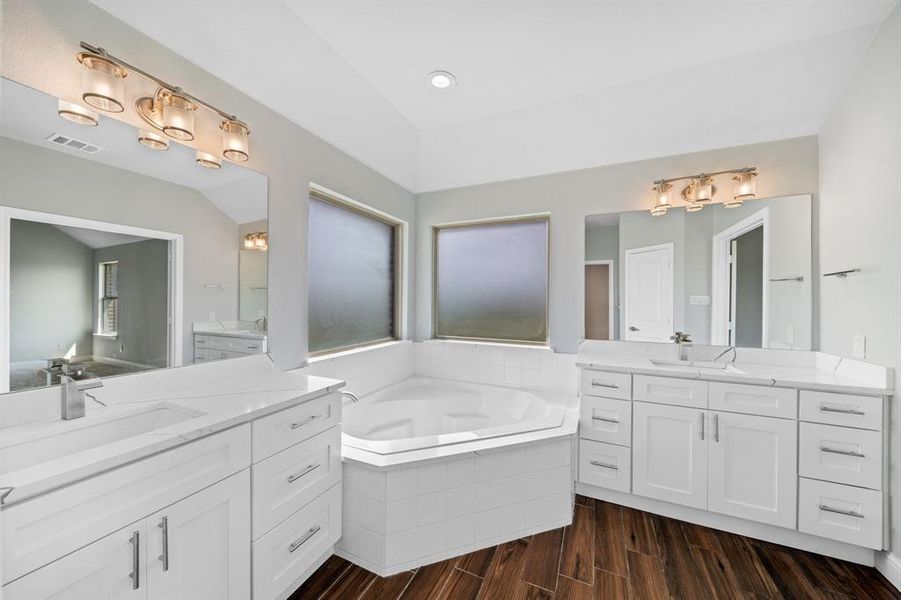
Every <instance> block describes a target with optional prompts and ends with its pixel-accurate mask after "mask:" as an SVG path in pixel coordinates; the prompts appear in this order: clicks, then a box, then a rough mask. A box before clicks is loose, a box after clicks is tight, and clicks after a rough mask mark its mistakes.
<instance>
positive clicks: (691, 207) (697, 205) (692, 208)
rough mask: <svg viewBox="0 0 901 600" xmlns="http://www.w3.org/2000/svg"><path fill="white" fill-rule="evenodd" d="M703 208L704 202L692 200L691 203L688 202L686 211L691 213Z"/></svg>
mask: <svg viewBox="0 0 901 600" xmlns="http://www.w3.org/2000/svg"><path fill="white" fill-rule="evenodd" d="M702 208H704V205H703V204H702V203H700V202H692V203H691V204H686V205H685V212H690V213H692V212H698V211H699V210H701V209H702Z"/></svg>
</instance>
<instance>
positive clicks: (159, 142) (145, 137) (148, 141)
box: [138, 129, 169, 150]
mask: <svg viewBox="0 0 901 600" xmlns="http://www.w3.org/2000/svg"><path fill="white" fill-rule="evenodd" d="M138 143H139V144H141V145H143V146H147V147H148V148H150V149H151V150H168V149H169V140H167V139H166V138H165V137H163V136H161V135H160V134H158V133H154V132H152V131H147V130H145V129H141V130H140V131H139V132H138Z"/></svg>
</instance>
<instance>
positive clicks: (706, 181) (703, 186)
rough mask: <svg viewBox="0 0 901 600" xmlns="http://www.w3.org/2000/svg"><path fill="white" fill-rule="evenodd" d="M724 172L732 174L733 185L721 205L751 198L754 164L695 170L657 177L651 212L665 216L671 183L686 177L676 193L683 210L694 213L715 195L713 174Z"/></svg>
mask: <svg viewBox="0 0 901 600" xmlns="http://www.w3.org/2000/svg"><path fill="white" fill-rule="evenodd" d="M726 174H728V175H732V176H733V177H732V179H733V180H735V188H734V193H733V195H732V198H731V199H730V200H726V201H724V202H723V206H724V207H726V208H737V207H739V206H741V205H742V203H743V202H744V201H745V200H752V199H754V198H755V197H756V193H757V186H756V184H755V181H754V178H755V177H757V167H742V168H741V169H732V170H728V171H717V172H715V173H699V174H698V175H685V176H682V177H671V178H668V179H658V180H657V181H655V182H654V187H653V190H654V205H653V206H652V208H651V215H652V216H655V217H660V216H663V215H665V214H666V211H667V210H669V209H670V208H672V192H671V189H672V187H673V186H672V182H674V181H686V180H687V181H688V184H687V185H686V186H685V187H684V188H682V192H681V194H680V195H681V196H682V200H683V201H684V208H685V212H698V211H699V210H701V209H703V208H704V207H705V206H707V205H708V204H710V203H711V202H712V201H713V198H714V196H715V195H716V192H717V188H716V185H715V184H714V177H716V176H717V175H726Z"/></svg>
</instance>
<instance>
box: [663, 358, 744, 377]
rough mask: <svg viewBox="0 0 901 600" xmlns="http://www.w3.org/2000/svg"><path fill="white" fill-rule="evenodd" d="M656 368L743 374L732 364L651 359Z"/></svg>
mask: <svg viewBox="0 0 901 600" xmlns="http://www.w3.org/2000/svg"><path fill="white" fill-rule="evenodd" d="M649 360H650V362H651V364H652V365H654V366H655V367H668V368H673V367H675V368H683V369H687V370H690V371H698V370H701V371H725V372H726V373H735V374H740V373H743V371H741V370H740V369H736V368H735V367H734V366H733V365H732V364H731V363H720V362H712V361H703V360H666V359H659V358H652V359H649Z"/></svg>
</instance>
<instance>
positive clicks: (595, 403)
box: [579, 396, 632, 446]
mask: <svg viewBox="0 0 901 600" xmlns="http://www.w3.org/2000/svg"><path fill="white" fill-rule="evenodd" d="M580 411H581V416H580V417H579V437H580V438H582V439H586V440H594V441H596V442H606V443H608V444H617V445H619V446H629V445H631V443H632V402H631V401H629V400H613V399H611V398H598V397H595V396H582V400H581V409H580Z"/></svg>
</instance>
